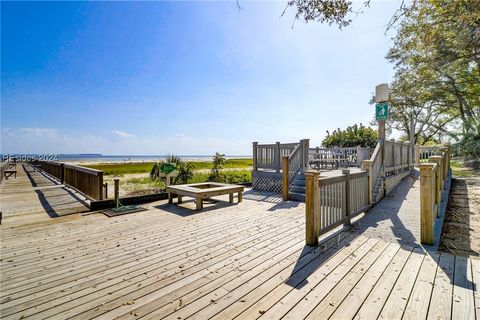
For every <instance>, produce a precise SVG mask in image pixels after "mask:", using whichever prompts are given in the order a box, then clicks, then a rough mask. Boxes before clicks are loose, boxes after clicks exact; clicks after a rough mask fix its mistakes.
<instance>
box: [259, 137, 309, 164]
mask: <svg viewBox="0 0 480 320" xmlns="http://www.w3.org/2000/svg"><path fill="white" fill-rule="evenodd" d="M302 141H304V140H301V141H300V143H298V142H295V143H280V142H277V143H274V144H258V142H254V143H253V170H254V171H257V170H265V171H276V172H280V169H281V159H282V156H289V155H290V154H291V153H292V152H293V150H295V148H296V147H297V146H298V145H302ZM303 144H305V142H304V143H303ZM307 145H308V139H307Z"/></svg>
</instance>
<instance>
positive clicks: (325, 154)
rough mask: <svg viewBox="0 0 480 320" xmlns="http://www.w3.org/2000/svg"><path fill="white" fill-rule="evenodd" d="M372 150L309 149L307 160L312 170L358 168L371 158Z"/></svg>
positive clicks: (357, 148)
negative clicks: (341, 167)
mask: <svg viewBox="0 0 480 320" xmlns="http://www.w3.org/2000/svg"><path fill="white" fill-rule="evenodd" d="M371 152H372V149H371V148H364V147H361V146H358V147H349V148H320V147H317V148H310V149H309V150H308V160H309V164H310V167H311V168H312V169H320V168H329V167H332V168H333V167H335V168H338V167H340V166H343V167H360V166H361V164H362V161H363V160H367V159H369V158H370V156H371Z"/></svg>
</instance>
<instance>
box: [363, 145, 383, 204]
mask: <svg viewBox="0 0 480 320" xmlns="http://www.w3.org/2000/svg"><path fill="white" fill-rule="evenodd" d="M382 150H383V142H382V141H380V142H378V143H377V146H376V147H375V150H374V151H373V154H372V157H371V158H370V159H369V160H364V161H363V163H362V169H363V170H366V171H367V172H368V173H369V175H368V196H369V201H370V202H371V203H372V202H377V201H378V199H379V198H381V197H383V193H382V191H383V185H382V181H381V179H382V177H383V175H384V174H383V152H382ZM376 187H377V188H378V190H375V188H376ZM375 192H377V193H375Z"/></svg>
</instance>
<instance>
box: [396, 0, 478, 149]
mask: <svg viewBox="0 0 480 320" xmlns="http://www.w3.org/2000/svg"><path fill="white" fill-rule="evenodd" d="M479 30H480V1H477V0H456V1H446V0H418V1H415V2H414V4H413V5H412V6H411V7H410V8H409V10H408V11H407V12H406V13H405V15H404V18H403V19H402V20H401V22H400V24H399V27H398V33H397V35H396V37H395V38H394V46H393V47H392V48H391V49H390V51H389V53H388V55H387V59H388V60H389V61H391V62H393V63H394V64H395V71H396V72H395V79H394V81H393V83H392V85H391V103H392V109H393V111H394V112H392V114H395V116H393V117H392V119H391V123H392V125H394V126H398V127H403V128H404V129H407V127H406V126H405V125H404V122H405V119H404V118H405V115H407V114H409V113H411V112H414V114H415V118H416V122H417V123H416V132H415V135H416V137H417V138H420V140H422V139H423V140H428V139H430V138H433V137H435V136H436V138H439V140H440V139H441V138H442V137H449V140H453V141H460V142H461V144H462V145H464V146H468V147H466V148H464V149H465V151H467V153H468V152H469V150H471V151H473V153H472V155H474V154H475V150H479V149H480V31H479ZM402 123H403V124H402ZM405 131H406V130H405ZM443 140H445V139H443ZM476 144H478V146H475V145H476ZM476 154H477V156H480V153H476Z"/></svg>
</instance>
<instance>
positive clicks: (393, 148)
mask: <svg viewBox="0 0 480 320" xmlns="http://www.w3.org/2000/svg"><path fill="white" fill-rule="evenodd" d="M390 141H391V142H392V164H393V172H394V173H395V174H396V173H397V167H396V166H395V159H396V158H397V157H396V155H395V149H396V148H395V139H391V140H390Z"/></svg>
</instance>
